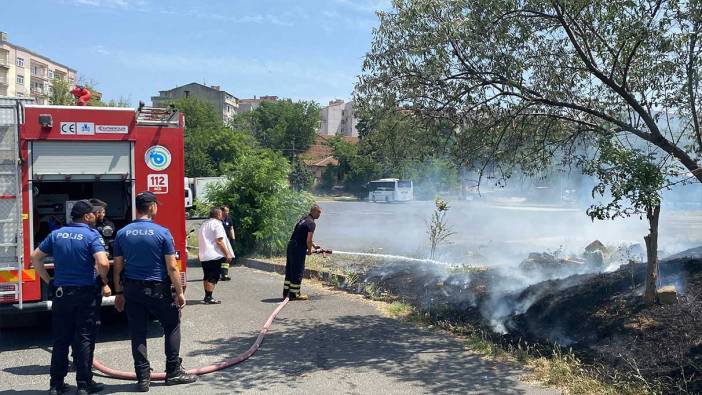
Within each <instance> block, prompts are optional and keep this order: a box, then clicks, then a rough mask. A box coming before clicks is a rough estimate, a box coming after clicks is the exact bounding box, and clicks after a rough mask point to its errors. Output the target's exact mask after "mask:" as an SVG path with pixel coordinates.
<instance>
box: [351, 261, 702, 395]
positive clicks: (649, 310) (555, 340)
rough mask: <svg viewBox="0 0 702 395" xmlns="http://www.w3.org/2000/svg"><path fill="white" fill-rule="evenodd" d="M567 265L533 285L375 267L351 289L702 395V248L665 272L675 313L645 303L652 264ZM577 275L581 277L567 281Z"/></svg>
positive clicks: (665, 265) (519, 278) (498, 277)
mask: <svg viewBox="0 0 702 395" xmlns="http://www.w3.org/2000/svg"><path fill="white" fill-rule="evenodd" d="M562 264H563V265H565V267H567V268H568V269H567V270H566V271H563V272H559V270H558V268H557V266H553V263H552V262H551V263H550V264H549V266H550V272H549V277H550V279H547V280H545V281H534V278H529V273H530V272H529V271H528V270H527V271H524V270H521V271H518V270H515V272H518V273H519V274H518V275H515V274H514V273H510V272H509V271H507V270H497V269H470V270H461V269H453V270H451V269H446V268H441V267H437V266H436V265H430V264H427V265H417V264H416V263H403V262H398V263H386V264H383V265H378V266H375V267H368V268H367V270H366V271H364V272H363V273H362V274H361V275H360V279H359V281H356V282H355V283H354V284H349V285H346V288H347V289H349V290H351V291H354V292H365V293H369V290H370V293H371V294H373V295H374V296H379V295H384V296H386V297H387V296H388V295H390V297H395V298H398V299H402V300H404V301H405V302H408V303H411V304H412V305H414V306H416V307H417V308H418V309H419V310H420V311H423V312H425V313H427V314H429V315H430V316H431V317H432V318H433V319H434V320H439V321H450V322H453V323H467V324H470V325H472V326H474V327H478V328H482V329H483V330H485V331H486V332H489V333H490V336H491V337H492V338H493V339H494V340H495V341H498V342H501V343H503V344H504V343H516V342H524V341H526V342H528V343H530V344H533V345H536V346H537V347H540V348H541V349H542V350H544V352H546V351H545V350H547V349H549V348H551V347H554V346H557V347H568V348H572V350H573V351H574V352H575V354H576V355H577V356H578V357H579V358H581V359H582V360H583V361H585V362H586V363H588V364H591V365H593V366H600V367H604V369H605V370H608V371H611V372H615V371H618V372H621V373H624V374H626V375H628V376H629V377H637V378H643V379H646V380H652V381H660V382H663V383H665V384H668V385H669V386H670V387H669V388H673V386H677V388H683V389H685V390H687V391H689V392H691V393H702V306H701V302H702V300H701V299H702V247H701V248H697V249H693V250H689V251H685V252H683V253H680V254H677V255H675V256H671V257H669V258H667V259H665V260H663V261H662V262H661V264H660V284H662V285H667V284H672V285H675V286H676V288H677V290H678V298H677V303H674V304H669V305H661V304H657V305H653V306H646V305H644V304H643V303H642V296H641V295H642V292H643V282H644V277H645V265H644V264H643V263H634V262H631V263H629V264H625V265H622V266H621V267H619V268H618V269H617V270H615V271H611V272H601V271H600V272H597V271H596V272H594V273H593V272H592V271H593V267H592V266H591V265H588V264H583V265H582V266H578V267H574V265H573V261H572V260H568V259H563V260H562ZM522 266H524V265H522ZM576 266H577V265H576ZM522 269H523V268H522ZM574 269H575V272H576V273H577V272H582V273H580V274H574V275H569V276H566V274H567V273H568V272H569V271H570V272H572V271H573V270H574ZM681 383H682V384H681Z"/></svg>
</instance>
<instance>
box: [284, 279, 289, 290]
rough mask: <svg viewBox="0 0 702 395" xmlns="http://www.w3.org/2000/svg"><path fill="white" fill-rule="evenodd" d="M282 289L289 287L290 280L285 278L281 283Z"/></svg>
mask: <svg viewBox="0 0 702 395" xmlns="http://www.w3.org/2000/svg"><path fill="white" fill-rule="evenodd" d="M283 289H285V290H287V289H290V280H285V282H284V283H283Z"/></svg>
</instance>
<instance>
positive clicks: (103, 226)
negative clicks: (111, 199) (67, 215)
mask: <svg viewBox="0 0 702 395" xmlns="http://www.w3.org/2000/svg"><path fill="white" fill-rule="evenodd" d="M90 204H92V205H93V206H94V207H96V208H97V211H96V212H95V229H97V231H98V232H100V234H101V235H102V238H103V239H104V240H105V244H106V245H107V247H108V251H107V252H108V253H109V252H111V251H110V247H111V246H112V240H114V238H115V233H117V228H116V227H115V223H114V222H112V221H111V220H110V219H109V218H107V203H105V202H104V201H102V200H100V199H90Z"/></svg>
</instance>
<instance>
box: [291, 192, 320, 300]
mask: <svg viewBox="0 0 702 395" xmlns="http://www.w3.org/2000/svg"><path fill="white" fill-rule="evenodd" d="M321 214H322V209H321V208H319V206H318V205H316V204H315V205H313V206H312V208H311V209H310V213H309V214H308V215H306V216H305V217H303V218H302V219H300V220H299V221H298V222H297V224H296V225H295V229H294V230H293V233H292V236H290V241H288V250H287V259H286V261H285V283H284V284H283V298H290V300H307V299H309V297H308V296H307V295H305V294H303V293H300V286H301V285H302V275H303V273H304V271H305V258H306V257H307V255H312V250H313V249H315V248H320V247H319V246H318V245H316V244H314V242H313V241H312V237H313V235H314V230H315V227H316V226H317V224H315V222H314V220H316V219H318V218H319V216H320V215H321Z"/></svg>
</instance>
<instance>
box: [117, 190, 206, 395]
mask: <svg viewBox="0 0 702 395" xmlns="http://www.w3.org/2000/svg"><path fill="white" fill-rule="evenodd" d="M135 207H136V211H137V219H136V220H134V222H132V223H131V224H129V225H127V226H125V227H124V228H122V229H120V231H119V232H117V236H116V237H115V240H114V244H113V255H114V271H113V275H114V283H115V295H117V296H116V298H115V307H116V308H117V310H118V311H123V310H125V308H126V311H127V319H128V321H129V332H130V337H131V339H132V356H133V358H134V370H135V371H136V376H137V390H138V391H140V392H147V391H148V390H149V384H150V365H149V360H148V358H147V352H146V331H147V324H148V321H149V314H152V315H153V316H155V317H156V318H157V319H158V320H159V322H160V323H161V326H162V327H163V333H164V337H165V349H166V350H165V351H166V385H175V384H188V383H192V382H195V381H196V380H197V376H195V375H192V374H188V373H187V372H186V371H185V370H184V369H183V366H182V359H181V358H180V357H179V353H180V310H181V309H182V308H183V307H185V295H184V294H183V287H182V284H181V279H180V271H179V270H178V262H177V260H176V251H175V246H174V245H173V237H172V236H171V233H170V232H169V231H168V229H166V228H164V227H163V226H160V225H157V224H155V223H154V222H153V221H152V219H153V218H154V216H155V215H156V213H157V212H158V201H157V199H156V195H154V194H153V193H151V192H142V193H140V194H138V195H137V196H136V200H135ZM171 286H173V289H174V290H175V295H174V294H173V291H172V290H171Z"/></svg>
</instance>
